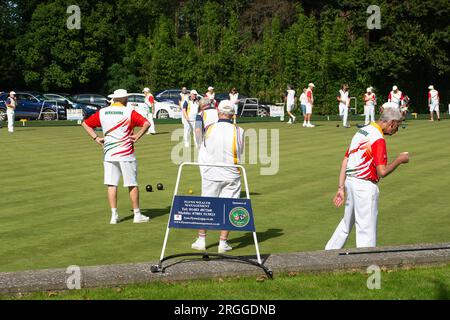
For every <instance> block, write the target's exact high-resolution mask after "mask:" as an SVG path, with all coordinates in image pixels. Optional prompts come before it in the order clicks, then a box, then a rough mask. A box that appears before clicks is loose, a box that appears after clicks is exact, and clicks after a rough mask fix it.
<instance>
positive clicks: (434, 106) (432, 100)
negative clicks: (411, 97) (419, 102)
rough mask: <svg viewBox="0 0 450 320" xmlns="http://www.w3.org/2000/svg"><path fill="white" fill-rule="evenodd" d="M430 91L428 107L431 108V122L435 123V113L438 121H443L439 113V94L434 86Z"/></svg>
mask: <svg viewBox="0 0 450 320" xmlns="http://www.w3.org/2000/svg"><path fill="white" fill-rule="evenodd" d="M428 90H430V91H429V92H428V105H429V106H430V121H434V112H436V115H437V119H438V121H441V115H440V112H439V92H438V91H437V90H436V89H434V86H429V87H428Z"/></svg>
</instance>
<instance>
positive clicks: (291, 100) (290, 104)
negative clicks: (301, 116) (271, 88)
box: [284, 85, 297, 124]
mask: <svg viewBox="0 0 450 320" xmlns="http://www.w3.org/2000/svg"><path fill="white" fill-rule="evenodd" d="M296 101H297V98H296V97H295V90H294V88H293V87H292V86H291V85H289V86H288V88H287V91H286V95H285V97H284V102H285V103H286V108H287V113H288V115H289V121H288V124H294V123H295V116H294V114H293V112H294V109H295V102H296Z"/></svg>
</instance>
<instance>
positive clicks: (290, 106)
mask: <svg viewBox="0 0 450 320" xmlns="http://www.w3.org/2000/svg"><path fill="white" fill-rule="evenodd" d="M294 108H295V104H288V105H287V111H288V112H292V111H294Z"/></svg>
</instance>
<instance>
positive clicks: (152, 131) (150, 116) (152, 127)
mask: <svg viewBox="0 0 450 320" xmlns="http://www.w3.org/2000/svg"><path fill="white" fill-rule="evenodd" d="M147 119H148V121H149V122H150V129H148V132H147V134H156V127H155V120H154V119H153V113H149V114H148V116H147Z"/></svg>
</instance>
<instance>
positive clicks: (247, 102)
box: [215, 93, 274, 117]
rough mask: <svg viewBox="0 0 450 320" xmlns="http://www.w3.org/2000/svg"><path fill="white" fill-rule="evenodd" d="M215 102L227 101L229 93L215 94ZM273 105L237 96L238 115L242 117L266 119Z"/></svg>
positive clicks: (244, 96) (245, 96)
mask: <svg viewBox="0 0 450 320" xmlns="http://www.w3.org/2000/svg"><path fill="white" fill-rule="evenodd" d="M215 97H216V101H217V102H218V103H220V102H221V101H222V100H229V99H230V94H229V93H216V96H215ZM271 106H274V104H273V103H269V102H262V101H259V99H257V98H250V97H248V96H247V95H244V94H239V108H238V115H239V116H243V117H268V116H270V107H271Z"/></svg>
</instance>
